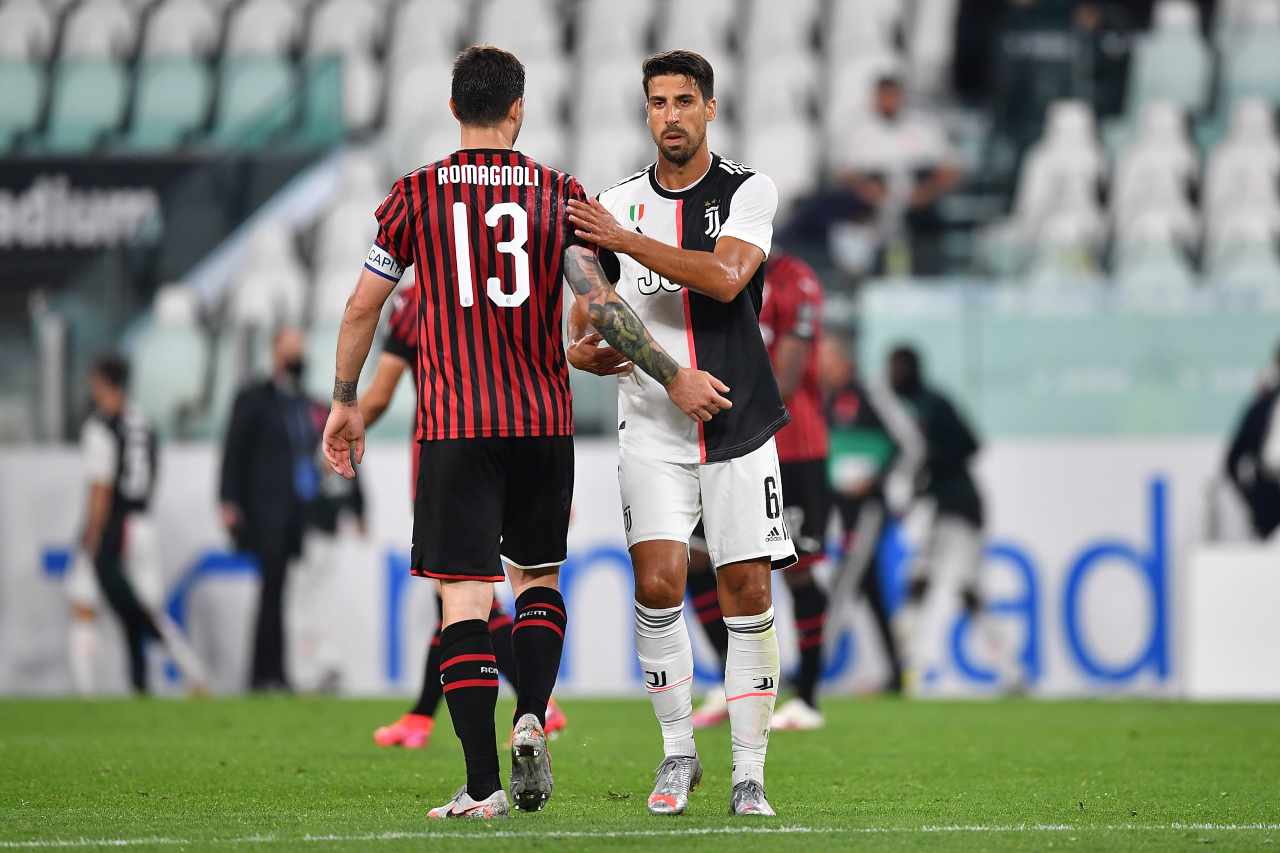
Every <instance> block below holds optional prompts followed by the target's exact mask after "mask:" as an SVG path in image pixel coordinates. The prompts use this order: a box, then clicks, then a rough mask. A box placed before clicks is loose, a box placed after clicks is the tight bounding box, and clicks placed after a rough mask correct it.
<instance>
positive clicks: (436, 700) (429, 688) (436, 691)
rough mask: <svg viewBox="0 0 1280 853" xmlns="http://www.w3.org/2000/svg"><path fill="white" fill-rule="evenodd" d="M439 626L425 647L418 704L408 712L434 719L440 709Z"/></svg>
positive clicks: (441, 694)
mask: <svg viewBox="0 0 1280 853" xmlns="http://www.w3.org/2000/svg"><path fill="white" fill-rule="evenodd" d="M443 695H444V694H443V693H442V692H441V690H440V626H439V625H437V626H436V632H435V634H433V635H432V636H431V645H430V646H428V647H427V666H426V669H425V670H424V671H423V673H422V692H421V693H419V694H418V702H417V704H415V705H414V706H413V709H412V710H411V711H409V713H410V714H421V715H422V716H424V717H434V716H435V715H436V709H437V708H439V707H440V697H441V696H443Z"/></svg>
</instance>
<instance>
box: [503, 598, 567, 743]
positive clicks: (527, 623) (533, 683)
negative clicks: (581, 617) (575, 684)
mask: <svg viewBox="0 0 1280 853" xmlns="http://www.w3.org/2000/svg"><path fill="white" fill-rule="evenodd" d="M567 621H568V620H567V619H566V617H565V610H564V599H563V598H562V597H561V596H560V591H559V590H555V589H550V588H548V587H545V586H535V587H531V588H529V589H526V590H525V591H524V592H523V593H521V594H520V597H519V598H517V599H516V622H515V627H513V628H512V629H511V645H512V648H513V649H514V651H515V658H516V673H517V675H518V678H517V686H516V713H515V717H514V719H513V721H512V724H513V725H514V724H515V722H517V721H519V719H520V718H521V717H523V716H524V715H525V714H533V715H534V716H535V717H537V718H538V722H539V723H542V724H543V725H546V724H547V702H549V701H550V700H551V691H552V690H554V689H555V686H556V676H557V675H558V674H559V672H560V652H561V651H562V650H563V649H564V629H565V625H566V624H567Z"/></svg>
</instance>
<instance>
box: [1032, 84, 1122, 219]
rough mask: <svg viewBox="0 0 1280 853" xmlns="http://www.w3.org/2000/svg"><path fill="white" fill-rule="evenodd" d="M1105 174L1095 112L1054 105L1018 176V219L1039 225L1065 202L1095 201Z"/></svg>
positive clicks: (1083, 107)
mask: <svg viewBox="0 0 1280 853" xmlns="http://www.w3.org/2000/svg"><path fill="white" fill-rule="evenodd" d="M1105 171H1106V160H1105V158H1104V157H1103V154H1102V147H1101V146H1100V145H1099V144H1098V140H1097V137H1096V135H1095V130H1094V120H1093V111H1092V110H1090V109H1089V107H1088V106H1087V105H1085V104H1083V103H1081V102H1078V101H1057V102H1055V103H1054V104H1053V105H1051V106H1050V108H1049V113H1048V116H1047V118H1046V121H1045V129H1044V134H1043V135H1042V136H1041V137H1040V141H1039V142H1037V143H1036V144H1035V145H1033V146H1031V148H1030V149H1029V150H1028V152H1027V156H1026V159H1025V160H1024V161H1023V164H1022V171H1021V173H1020V174H1019V175H1018V186H1017V190H1016V194H1015V201H1014V209H1015V211H1016V216H1017V218H1019V219H1021V220H1022V221H1024V222H1029V223H1036V222H1039V221H1041V220H1042V219H1044V217H1045V215H1046V214H1047V213H1048V212H1049V211H1050V210H1051V209H1052V208H1053V207H1055V206H1057V205H1059V204H1060V199H1061V198H1063V197H1071V198H1073V199H1084V198H1087V197H1092V196H1093V195H1094V194H1095V193H1096V189H1097V186H1098V182H1099V181H1100V180H1101V179H1102V177H1103V173H1104V172H1105Z"/></svg>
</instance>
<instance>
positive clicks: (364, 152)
mask: <svg viewBox="0 0 1280 853" xmlns="http://www.w3.org/2000/svg"><path fill="white" fill-rule="evenodd" d="M390 183H391V179H390V177H388V175H387V170H386V164H385V163H384V162H383V159H382V157H381V155H380V154H379V153H378V152H377V151H376V150H375V149H373V148H353V149H351V150H349V151H347V153H346V155H345V156H344V157H343V158H342V197H343V198H351V197H352V196H365V197H372V196H376V197H377V198H379V199H380V198H382V197H383V196H384V195H386V192H387V188H388V186H390Z"/></svg>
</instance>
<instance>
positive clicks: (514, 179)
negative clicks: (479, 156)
mask: <svg viewBox="0 0 1280 853" xmlns="http://www.w3.org/2000/svg"><path fill="white" fill-rule="evenodd" d="M436 184H437V185H438V186H444V185H445V184H475V185H477V186H482V187H483V186H506V187H540V186H542V175H541V170H540V169H536V168H534V167H533V166H486V165H479V164H476V163H461V164H459V163H452V164H450V165H449V166H440V167H439V168H438V169H436Z"/></svg>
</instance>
